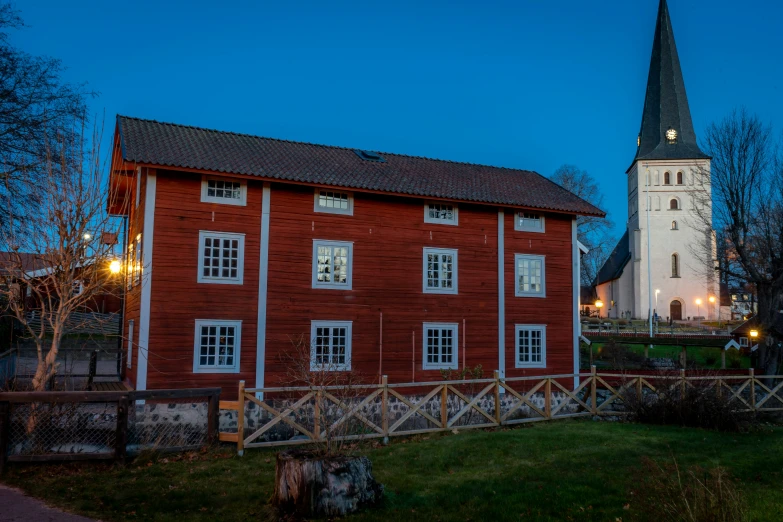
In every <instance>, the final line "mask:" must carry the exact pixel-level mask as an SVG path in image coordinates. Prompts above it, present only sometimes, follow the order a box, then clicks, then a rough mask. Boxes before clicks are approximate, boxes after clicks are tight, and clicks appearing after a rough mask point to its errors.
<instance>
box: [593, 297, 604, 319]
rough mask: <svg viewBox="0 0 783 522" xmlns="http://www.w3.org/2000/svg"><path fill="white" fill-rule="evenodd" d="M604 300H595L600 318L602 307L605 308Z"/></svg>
mask: <svg viewBox="0 0 783 522" xmlns="http://www.w3.org/2000/svg"><path fill="white" fill-rule="evenodd" d="M603 306H604V302H603V301H601V300H600V299H599V300H597V301H596V302H595V307H596V308H598V318H599V319H600V318H601V308H603Z"/></svg>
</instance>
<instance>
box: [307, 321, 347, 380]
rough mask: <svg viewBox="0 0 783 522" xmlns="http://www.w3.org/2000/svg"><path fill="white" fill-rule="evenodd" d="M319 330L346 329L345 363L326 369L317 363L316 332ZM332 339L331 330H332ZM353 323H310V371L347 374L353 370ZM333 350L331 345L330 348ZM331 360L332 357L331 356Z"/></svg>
mask: <svg viewBox="0 0 783 522" xmlns="http://www.w3.org/2000/svg"><path fill="white" fill-rule="evenodd" d="M317 328H345V363H344V364H329V365H328V366H327V367H326V368H325V367H324V365H322V364H318V363H316V362H315V337H316V336H315V331H316V329H317ZM329 333H330V339H331V330H330V332H329ZM352 338H353V321H321V320H318V321H315V320H313V321H310V371H313V372H316V371H336V372H347V371H350V370H351V351H352V350H351V347H352V344H353V341H352ZM329 348H330V350H331V348H332V347H331V343H330V346H329ZM330 358H331V355H330Z"/></svg>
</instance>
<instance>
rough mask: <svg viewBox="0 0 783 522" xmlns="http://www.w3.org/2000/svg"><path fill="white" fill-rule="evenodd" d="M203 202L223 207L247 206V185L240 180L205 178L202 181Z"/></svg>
mask: <svg viewBox="0 0 783 522" xmlns="http://www.w3.org/2000/svg"><path fill="white" fill-rule="evenodd" d="M201 201H202V202H203V203H220V204H223V205H240V206H245V205H246V204H247V183H246V182H244V181H239V180H231V179H217V178H206V177H205V178H203V179H202V180H201Z"/></svg>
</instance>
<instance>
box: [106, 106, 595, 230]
mask: <svg viewBox="0 0 783 522" xmlns="http://www.w3.org/2000/svg"><path fill="white" fill-rule="evenodd" d="M117 129H118V132H119V139H120V145H121V150H122V158H123V160H125V161H126V162H130V163H135V164H140V165H150V166H159V167H170V168H187V169H194V170H200V171H208V172H215V173H218V174H221V173H224V174H240V175H251V176H258V177H261V178H264V179H269V180H281V181H290V182H294V183H306V184H314V185H321V186H329V187H344V188H346V189H355V190H366V191H373V192H383V193H390V194H402V195H412V196H420V197H431V198H438V199H445V200H454V201H468V202H474V203H486V204H494V205H508V206H515V207H522V208H534V209H542V210H551V211H556V212H564V213H571V214H579V215H590V216H600V217H603V216H604V215H605V213H604V212H603V211H602V210H601V209H599V208H597V207H595V206H593V205H591V204H590V203H588V202H587V201H585V200H583V199H581V198H579V197H578V196H576V195H575V194H573V193H571V192H569V191H568V190H566V189H564V188H563V187H561V186H560V185H558V184H556V183H554V182H553V181H551V180H549V179H547V178H545V177H544V176H542V175H540V174H537V173H535V172H531V171H527V170H516V169H509V168H504V167H493V166H488V165H476V164H473V163H460V162H456V161H444V160H437V159H430V158H422V157H418V156H406V155H402V154H392V153H386V152H372V153H367V152H366V151H357V150H355V149H349V148H343V147H333V146H327V145H316V144H313V143H302V142H295V141H286V140H280V139H274V138H264V137H259V136H251V135H247V134H236V133H233V132H224V131H217V130H211V129H203V128H199V127H189V126H185V125H176V124H172V123H162V122H158V121H153V120H143V119H139V118H131V117H127V116H118V117H117ZM378 157H379V158H380V159H376V158H378Z"/></svg>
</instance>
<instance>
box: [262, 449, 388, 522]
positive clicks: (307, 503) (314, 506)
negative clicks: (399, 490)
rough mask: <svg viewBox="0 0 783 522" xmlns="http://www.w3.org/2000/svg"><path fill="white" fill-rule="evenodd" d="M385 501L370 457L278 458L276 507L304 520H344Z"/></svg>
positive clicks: (292, 453)
mask: <svg viewBox="0 0 783 522" xmlns="http://www.w3.org/2000/svg"><path fill="white" fill-rule="evenodd" d="M382 498H383V485H381V484H379V483H377V482H376V481H375V479H374V478H373V476H372V463H371V462H370V459H368V458H367V457H345V456H332V457H328V456H322V455H314V454H312V453H307V452H301V451H283V452H280V453H278V454H277V464H276V470H275V493H274V496H273V497H272V504H273V505H274V506H275V507H277V508H278V509H279V510H281V511H284V512H287V513H296V514H298V515H301V516H306V517H312V516H342V515H346V514H348V513H353V512H355V511H357V510H358V509H359V508H360V507H363V506H369V505H373V504H376V503H378V502H380V501H381V499H382Z"/></svg>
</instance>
